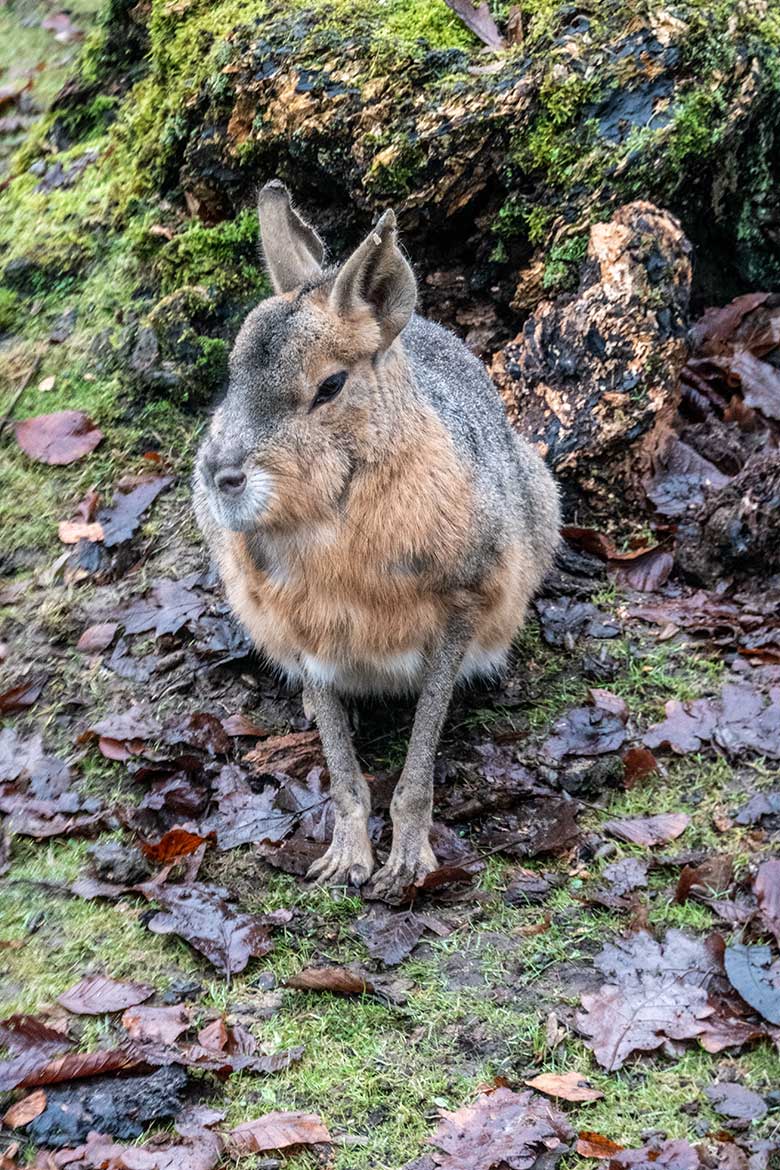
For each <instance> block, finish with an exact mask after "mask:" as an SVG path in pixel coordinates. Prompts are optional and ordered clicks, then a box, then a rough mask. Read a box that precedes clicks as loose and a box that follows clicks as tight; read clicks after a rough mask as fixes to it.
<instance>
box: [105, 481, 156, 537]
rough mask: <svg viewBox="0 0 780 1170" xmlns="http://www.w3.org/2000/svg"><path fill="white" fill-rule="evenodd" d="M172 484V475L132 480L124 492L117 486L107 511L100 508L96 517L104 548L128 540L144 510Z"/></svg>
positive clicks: (139, 521)
mask: <svg viewBox="0 0 780 1170" xmlns="http://www.w3.org/2000/svg"><path fill="white" fill-rule="evenodd" d="M173 481H174V477H173V476H172V475H141V476H136V477H135V478H134V479H133V480H132V482H131V483H130V484H128V485H127V487H126V489H123V488H122V486H121V484H120V485H118V486H117V491H116V494H115V496H114V500H113V503H112V505H111V507H109V508H101V509H100V511H99V512H98V515H97V519H98V523H99V525H100V528H101V529H102V532H103V536H102V540H103V544H104V545H105V547H106V548H114V547H115V545H118V544H122V543H123V542H124V541H126V540H130V539H131V537H132V536H133V535H134V534H135V532H136V530H137V528H138V526H139V524H140V523H141V519H142V517H143V515H144V513H145V512H146V510H147V508H149V507H150V506H151V504H152V503H153V502H154V501H155V500H156V499H157V497H158V496H159V494H160V492H163V491H165V489H166V488H168V487H170V485H171V484H172V483H173ZM97 539H101V538H100V537H98V538H97Z"/></svg>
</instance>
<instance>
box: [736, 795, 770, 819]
mask: <svg viewBox="0 0 780 1170" xmlns="http://www.w3.org/2000/svg"><path fill="white" fill-rule="evenodd" d="M764 817H780V791H774V792H758V793H756V795H755V796H752V797H751V798H750V800H749V801H748V802H747V804H744V805H743V806H742V808H741V809H740V810H739V812H738V813H737V814H736V816H735V817H734V824H736V825H757V824H758V823H759V822H760V821H762V820H763V819H764Z"/></svg>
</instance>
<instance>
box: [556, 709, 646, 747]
mask: <svg viewBox="0 0 780 1170" xmlns="http://www.w3.org/2000/svg"><path fill="white" fill-rule="evenodd" d="M625 739H626V729H625V724H624V721H623V719H622V718H620V717H619V716H617V715H613V714H611V713H610V712H609V711H604V710H602V709H601V708H599V707H575V708H574V709H573V710H571V711H567V712H566V713H565V714H564V715H562V716H561V717H560V718H559V719H556V721H555V723H553V726H552V734H551V735H550V736H548V738H547V739H546V740H545V743H544V747H543V751H544V752H545V753H546V755H548V756H550V757H551V758H552V759H554V760H562V759H563V758H564V756H601V755H604V754H605V753H606V752H616V751H618V750H619V749H620V748H621V747H622V746H623V744H624V742H625Z"/></svg>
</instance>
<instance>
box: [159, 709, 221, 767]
mask: <svg viewBox="0 0 780 1170" xmlns="http://www.w3.org/2000/svg"><path fill="white" fill-rule="evenodd" d="M164 738H165V742H166V743H170V744H179V743H185V744H187V745H188V746H189V747H195V748H198V749H199V750H200V751H204V752H208V753H209V755H210V756H217V755H227V754H228V752H229V751H230V750H231V747H232V744H231V742H230V737H229V736H228V734H227V732H226V731H225V729H224V727H223V726H222V722H221V720H219V719H218V718H217V717H216V715H212V714H211V713H210V712H209V711H195V712H194V713H192V714H191V715H186V716H185V717H184V718H183V719H180V720H179V721H178V722H177V723H175V724H174V725H173V726H172V727H168V728H166V731H165V736H164Z"/></svg>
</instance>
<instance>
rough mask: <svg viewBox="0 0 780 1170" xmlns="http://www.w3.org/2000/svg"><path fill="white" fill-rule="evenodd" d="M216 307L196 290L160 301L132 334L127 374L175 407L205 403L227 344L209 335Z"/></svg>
mask: <svg viewBox="0 0 780 1170" xmlns="http://www.w3.org/2000/svg"><path fill="white" fill-rule="evenodd" d="M216 309H217V305H216V302H215V301H214V299H213V298H212V297H211V296H210V295H209V293H208V291H207V290H206V289H205V288H201V287H198V286H185V287H184V288H180V289H177V291H176V292H173V293H170V294H169V295H168V296H166V297H163V299H162V300H161V301H158V303H157V304H156V305H155V307H154V308H153V309H152V311H151V313H150V314H149V315H148V317H147V319H146V321H145V322H144V323H142V324H141V325H140V326H139V328H138V330H137V332H136V334H135V337H134V343H133V348H132V351H131V352H130V355H129V358H128V363H127V365H128V369H129V371H130V376H131V377H133V378H135V379H137V381H138V382H139V383H140V384H141V385H142V386H144V387H145V388H147V389H148V390H151V391H152V392H153V393H154V392H157V393H161V394H162V395H163V396H164V397H165V398H166V399H167V400H169V401H171V402H173V403H175V404H176V405H178V406H183V407H187V408H198V407H201V406H203V405H204V404H206V403H208V402H209V401H210V399H211V398H212V397H213V395H214V394H215V392H216V391H217V390H218V389H219V387H220V385H221V384H222V382H223V381H224V378H225V375H226V373H227V352H228V346H227V342H226V341H225V340H224V339H223V338H221V337H217V336H214V335H213V331H214V330H215V329H216V328H217V327H218V320H217V312H216Z"/></svg>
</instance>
